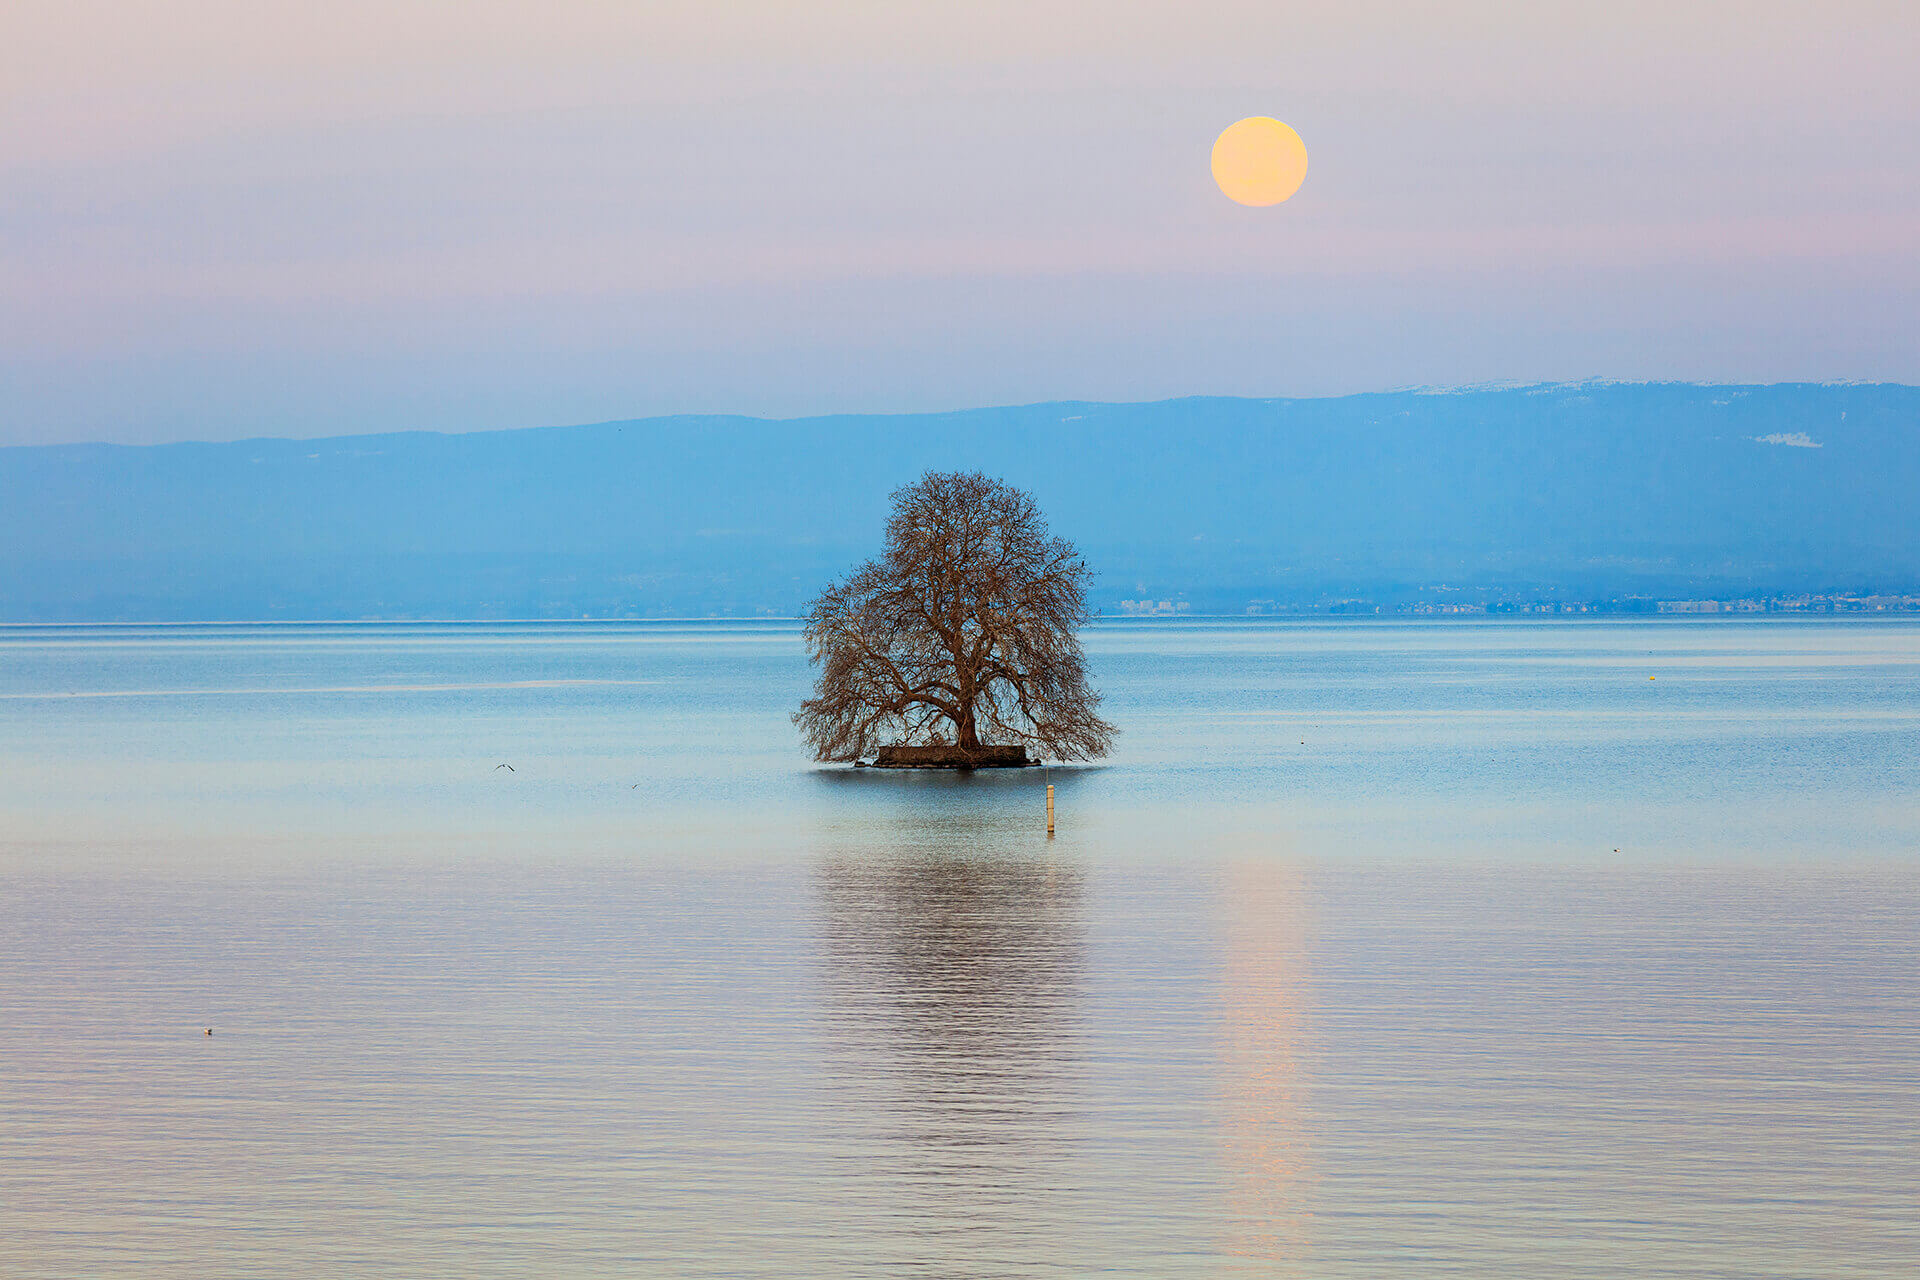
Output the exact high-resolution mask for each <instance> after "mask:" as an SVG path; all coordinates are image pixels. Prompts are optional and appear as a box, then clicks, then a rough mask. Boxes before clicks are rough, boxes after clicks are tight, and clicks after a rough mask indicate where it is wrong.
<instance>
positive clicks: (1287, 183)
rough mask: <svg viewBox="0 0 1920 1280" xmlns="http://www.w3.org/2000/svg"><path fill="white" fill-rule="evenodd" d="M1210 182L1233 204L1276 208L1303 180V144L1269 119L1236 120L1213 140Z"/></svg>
mask: <svg viewBox="0 0 1920 1280" xmlns="http://www.w3.org/2000/svg"><path fill="white" fill-rule="evenodd" d="M1213 180H1214V181H1215V182H1217V183H1219V184H1220V190H1221V191H1223V192H1225V193H1226V197H1227V199H1229V200H1232V201H1235V202H1236V203H1239V204H1246V205H1254V206H1259V205H1269V204H1279V203H1280V202H1281V201H1282V200H1285V199H1286V198H1287V197H1288V196H1290V195H1292V194H1293V193H1294V192H1296V191H1298V190H1299V189H1300V184H1301V183H1303V182H1305V181H1306V180H1307V144H1306V143H1304V142H1302V141H1300V135H1299V134H1297V133H1295V132H1294V131H1293V126H1291V125H1288V124H1283V123H1282V122H1281V121H1278V120H1275V119H1274V118H1273V117H1272V116H1248V117H1247V118H1246V119H1245V120H1236V121H1235V122H1234V123H1232V124H1230V125H1228V126H1227V127H1226V128H1225V129H1224V130H1222V131H1221V133H1220V136H1219V137H1218V138H1216V139H1215V140H1214V143H1213Z"/></svg>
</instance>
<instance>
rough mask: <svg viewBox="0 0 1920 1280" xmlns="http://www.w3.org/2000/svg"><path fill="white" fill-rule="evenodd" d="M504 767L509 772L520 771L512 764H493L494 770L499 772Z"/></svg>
mask: <svg viewBox="0 0 1920 1280" xmlns="http://www.w3.org/2000/svg"><path fill="white" fill-rule="evenodd" d="M502 769H505V770H506V771H507V772H508V773H515V772H518V771H517V770H516V769H515V768H514V767H513V766H512V765H510V764H497V765H495V766H493V771H494V772H495V773H498V772H500V771H501V770H502Z"/></svg>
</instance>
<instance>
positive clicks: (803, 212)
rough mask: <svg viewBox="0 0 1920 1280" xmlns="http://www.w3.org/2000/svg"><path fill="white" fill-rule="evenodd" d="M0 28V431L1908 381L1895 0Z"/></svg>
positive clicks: (138, 10)
mask: <svg viewBox="0 0 1920 1280" xmlns="http://www.w3.org/2000/svg"><path fill="white" fill-rule="evenodd" d="M6 22H7V29H6V37H5V39H4V40H0V86H4V87H3V88H0V93H4V95H5V96H4V98H3V99H0V110H3V111H4V118H5V120H6V122H7V127H6V129H5V130H4V131H0V392H3V393H4V401H3V408H0V443H31V442H49V441H59V440H82V439H108V440H126V441H145V440H160V439H184V438H202V439H206V438H223V437H232V436H241V435H259V434H268V435H285V434H296V435H297V434H335V433H343V432H349V431H360V430H385V429H396V428H407V427H426V428H432V429H438V430H458V429H464V428H477V427H502V426H518V425H532V424H537V423H548V422H568V421H584V420H593V419H605V418H614V417H631V416H640V415H644V414H650V413H662V412H675V411H682V410H697V411H740V412H750V413H764V414H773V415H787V414H799V413H813V412H825V411H837V410H846V411H857V410H881V409H918V408H945V407H956V406H969V405H978V404H989V403H1006V402H1013V401H1031V400H1040V399H1055V398H1093V399H1145V398H1157V397H1163V396H1173V395H1185V394H1192V393H1225V394H1249V395H1299V394H1327V393H1336V392H1342V391H1351V390H1363V389H1377V388H1381V387H1388V386H1399V385H1408V384H1422V383H1459V382H1472V381H1479V380H1485V379H1505V378H1517V379H1560V378H1574V377H1583V376H1590V375H1603V376H1610V377H1620V378H1685V379H1704V380H1738V381H1776V380H1799V379H1828V378H1866V379H1887V380H1899V381H1920V342H1916V340H1915V338H1914V336H1913V335H1914V334H1915V333H1920V264H1917V262H1916V255H1915V252H1914V248H1913V246H1914V245H1915V244H1916V243H1920V139H1917V138H1916V133H1917V132H1920V131H1916V129H1915V127H1914V126H1915V122H1916V121H1920V89H1917V88H1916V87H1915V86H1916V82H1917V81H1920V77H1916V76H1915V75H1913V74H1912V65H1913V63H1914V62H1915V59H1916V53H1920V6H1915V5H1912V4H1910V3H1905V2H1904V0H1902V2H1899V3H1895V2H1893V0H1886V2H1884V3H1861V2H1857V0H1856V2H1853V3H1847V2H1844V0H1843V2H1840V3H1829V4H1823V5H1813V4H1807V3H1792V4H1787V3H1777V2H1769V0H1757V2H1749V3H1739V4H1733V3H1726V4H1717V3H1716V4H1706V3H1688V2H1687V0H1669V2H1667V3H1644V4H1643V3H1633V4H1613V5H1609V6H1574V5H1546V4H1539V3H1527V4H1521V3H1501V4H1496V3H1486V2H1481V3H1456V4H1440V3H1429V4H1412V3H1402V4H1385V3H1378V2H1374V3H1342V4H1338V5H1335V4H1325V5H1318V6H1313V7H1311V8H1309V7H1306V6H1287V5H1276V4H1273V3H1270V2H1269V3H1260V4H1218V3H1208V2H1206V0H1201V2H1200V3H1190V4H1183V5H1168V4H1152V5H1146V4H1111V3H1108V4H1100V5H1094V4H1080V3H1076V4H1064V3H1052V4H1048V3H1040V4H1033V3H1020V4H1011V3H1009V4H985V5H983V4H966V5H957V4H956V5H919V6H908V5H899V4H882V3H871V4H849V3H823V4H816V5H811V6H797V5H791V4H747V5H741V4H735V5H728V6H714V5H705V4H702V5H693V4H648V5H627V6H610V5H594V6H584V5H583V6H568V5H556V4H540V5H535V4H519V3H497V4H475V3H460V4H436V5H417V4H416V5H408V4H397V5H396V4H388V3H382V4H370V3H344V4H340V3H336V4H330V5H326V6H279V5H261V4H257V3H253V4H238V3H234V4H225V3H221V4H214V3H192V2H183V3H172V4H127V3H117V4H111V5H105V4H101V5H82V4H73V3H57V4H56V3H44V4H43V3H35V2H29V3H26V4H24V5H15V6H12V7H11V8H10V9H9V16H8V18H7V20H6ZM1249 114H1270V115H1276V116H1279V117H1280V118H1282V119H1285V120H1287V121H1289V122H1290V123H1292V124H1293V125H1294V126H1295V127H1296V128H1298V129H1299V131H1300V133H1301V134H1302V136H1303V137H1304V138H1305V139H1306V142H1307V145H1308V147H1309V148H1310V149H1311V152H1312V156H1313V168H1312V171H1311V173H1310V175H1309V177H1308V179H1307V183H1306V186H1305V187H1304V188H1303V189H1302V190H1301V192H1300V194H1299V195H1298V196H1296V197H1295V198H1294V199H1293V200H1292V201H1290V202H1289V203H1287V204H1285V205H1282V206H1279V207H1277V208H1273V209H1264V210H1262V209H1243V208H1240V207H1238V206H1235V205H1232V204H1230V203H1228V202H1227V201H1226V200H1224V199H1223V198H1222V197H1221V196H1220V195H1219V193H1218V192H1217V190H1215V188H1214V187H1213V185H1212V183H1211V180H1210V178H1209V176H1208V172H1207V153H1208V149H1209V147H1210V146H1211V144H1212V140H1213V137H1214V135H1215V134H1216V133H1217V132H1218V131H1219V130H1220V129H1221V128H1222V127H1224V126H1225V125H1226V124H1228V123H1230V122H1231V121H1233V120H1234V119H1236V118H1238V117H1240V116H1243V115H1249Z"/></svg>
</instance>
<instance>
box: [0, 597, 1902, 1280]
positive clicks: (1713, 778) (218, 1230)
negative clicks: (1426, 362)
mask: <svg viewBox="0 0 1920 1280" xmlns="http://www.w3.org/2000/svg"><path fill="white" fill-rule="evenodd" d="M1086 645H1087V650H1088V653H1089V657H1090V659H1091V661H1092V664H1093V668H1094V679H1095V683H1096V684H1097V685H1098V687H1100V688H1101V689H1102V690H1103V691H1104V692H1105V693H1106V694H1107V695H1108V700H1107V703H1106V706H1105V708H1104V711H1105V713H1106V714H1108V715H1109V716H1110V717H1111V718H1112V719H1113V720H1114V721H1116V722H1117V723H1118V724H1119V725H1120V726H1121V728H1122V730H1123V733H1122V737H1121V739H1120V741H1119V745H1118V748H1117V750H1116V752H1115V754H1114V755H1113V757H1112V758H1111V759H1110V760H1109V761H1107V762H1105V763H1103V764H1102V765H1100V766H1098V767H1077V768H1071V769H1060V768H1055V769H1053V770H1050V771H1044V772H1043V771H1041V770H1031V771H1007V772H1004V773H995V774H981V775H979V776H976V777H973V778H958V777H952V776H944V775H943V776H901V775H896V774H881V773H876V772H873V771H853V770H846V769H840V768H829V767H820V766H814V765H812V764H811V763H809V762H808V761H807V760H806V759H805V756H804V753H803V752H802V751H801V749H800V747H799V745H798V742H797V739H796V736H795V733H794V731H793V729H792V726H791V725H790V724H788V722H787V718H786V717H787V713H788V712H789V711H790V710H791V709H792V708H793V707H794V705H796V704H797V702H798V701H799V699H800V698H801V697H802V696H803V695H804V692H805V690H806V688H807V685H808V677H809V673H808V670H807V667H806V665H805V662H804V656H803V653H802V650H801V646H800V643H799V638H798V634H797V631H796V629H795V628H794V627H793V626H792V625H791V624H786V623H765V624H753V623H737V624H685V623H683V624H593V625H582V624H576V625H545V624H542V625H494V624H487V625H463V624H445V625H300V626H230V627H228V626H177V627H152V628H140V627H21V628H0V1064H4V1065H5V1068H6V1069H5V1070H4V1071H0V1272H4V1273H5V1274H7V1275H9V1276H13V1275H19V1276H32V1277H39V1276H46V1277H52V1276H61V1277H66V1276H73V1275H142V1276H152V1275H181V1276H187V1275H194V1276H199V1275H207V1274H269V1273H272V1274H287V1273H308V1274H317V1273H325V1274H335V1275H344V1274H366V1275H372V1274H379V1275H387V1276H391V1275H422V1276H424V1275H437V1274H460V1275H503V1276H504V1275H525V1274H533V1273H538V1274H545V1275H560V1276H598V1275H633V1274H676V1275H723V1274H724V1275H768V1276H776V1275H777V1276H788V1275H852V1276H866V1275H870V1276H890V1275H898V1274H902V1273H905V1272H910V1271H922V1272H925V1273H928V1274H939V1275H950V1276H997V1275H1036V1274H1061V1275H1078V1274H1085V1273H1087V1272H1090V1271H1098V1270H1104V1271H1108V1272H1110V1273H1113V1274H1123V1275H1124V1274H1137V1275H1195V1276H1205V1275H1219V1274H1233V1273H1245V1274H1257V1275H1298V1276H1315V1277H1325V1276H1371V1275H1385V1274H1396V1275H1405V1274H1416V1273H1417V1274H1433V1273H1435V1272H1439V1271H1454V1272H1457V1273H1460V1274H1470V1275H1476V1276H1514V1277H1521V1276H1527V1277H1531V1276H1540V1275H1549V1274H1550V1275H1554V1276H1566V1277H1588V1276H1591V1277H1596V1278H1597V1277H1612V1276H1617V1275H1620V1274H1624V1273H1628V1272H1632V1271H1635V1270H1639V1271H1649V1272H1657V1273H1659V1274H1666V1275H1688V1276H1725V1275H1745V1274H1792V1275H1796V1276H1823V1277H1825V1276H1831V1277H1866V1276H1894V1275H1905V1274H1910V1273H1911V1272H1912V1270H1913V1267H1914V1265H1915V1263H1916V1260H1917V1259H1920V1236H1917V1235H1916V1229H1915V1222H1914V1216H1913V1205H1914V1204H1915V1203H1920V1031H1917V1030H1916V1029H1917V1028H1920V981H1916V980H1917V979H1920V887H1916V884H1915V879H1914V875H1913V870H1914V863H1913V857H1914V852H1915V850H1916V849H1917V848H1920V625H1916V624H1914V623H1911V622H1895V621H1885V622H1875V621H1865V620H1833V621H1816V620H1799V619H1795V620H1761V621H1707V622H1683V621H1677V620H1673V621H1661V622H1616V621H1606V622H1598V621H1585V622H1574V623H1548V622H1527V623H1510V624H1498V623H1451V624H1443V623H1415V622H1404V623H1401V622H1368V623H1352V624H1343V623H1334V622H1307V623H1293V624H1282V623H1257V622H1228V621H1195V622H1181V623H1148V622H1138V623H1103V624H1100V625H1096V626H1095V627H1093V628H1092V629H1091V630H1089V631H1088V633H1087V635H1086ZM1650 677H1651V678H1650ZM503 764H510V765H511V766H512V768H511V769H503V768H500V767H499V766H500V765H503ZM1049 779H1050V780H1051V781H1052V782H1053V783H1054V784H1055V786H1056V787H1057V789H1058V794H1059V809H1060V829H1059V835H1058V837H1057V838H1056V839H1055V840H1053V841H1051V842H1049V841H1047V840H1046V838H1045V836H1044V828H1043V816H1042V815H1043V801H1042V790H1043V787H1044V785H1045V782H1046V781H1047V780H1049ZM209 1027H211V1028H212V1029H213V1030H214V1034H213V1035H212V1036H211V1037H209V1036H207V1035H206V1034H205V1031H206V1029H207V1028H209Z"/></svg>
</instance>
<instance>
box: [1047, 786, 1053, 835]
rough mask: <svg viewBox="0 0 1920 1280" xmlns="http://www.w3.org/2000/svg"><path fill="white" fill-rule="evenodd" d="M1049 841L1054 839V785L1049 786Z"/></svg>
mask: <svg viewBox="0 0 1920 1280" xmlns="http://www.w3.org/2000/svg"><path fill="white" fill-rule="evenodd" d="M1047 839H1049V840H1051V839H1053V784H1052V783H1051V782H1049V783H1048V784H1047Z"/></svg>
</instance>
